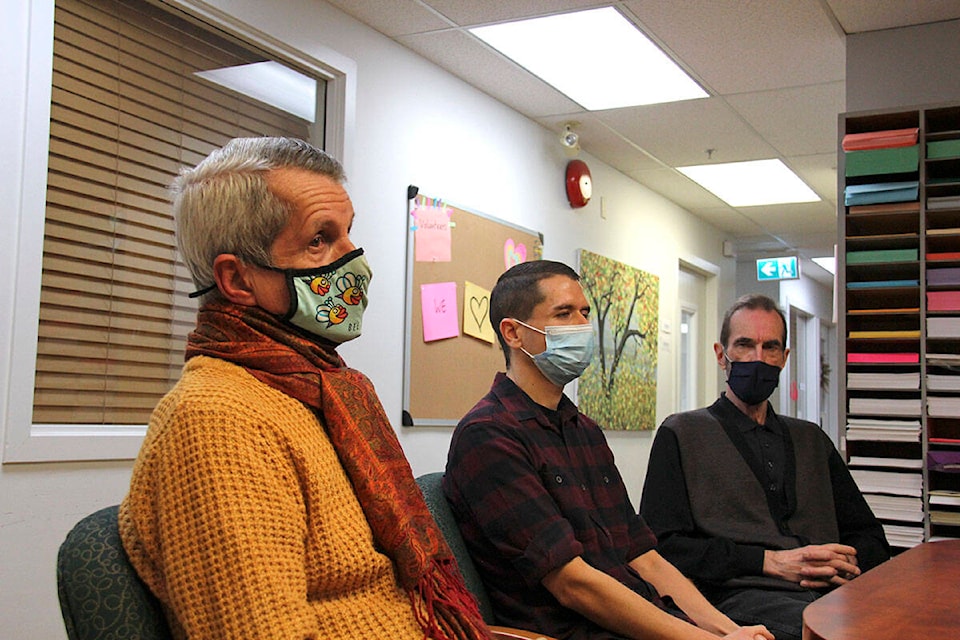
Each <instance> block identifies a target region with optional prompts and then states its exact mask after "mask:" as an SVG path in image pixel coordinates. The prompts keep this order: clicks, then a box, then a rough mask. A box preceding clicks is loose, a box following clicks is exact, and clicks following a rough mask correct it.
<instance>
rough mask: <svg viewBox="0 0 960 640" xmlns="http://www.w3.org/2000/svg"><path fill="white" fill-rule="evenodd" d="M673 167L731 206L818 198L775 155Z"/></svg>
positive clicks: (750, 205)
mask: <svg viewBox="0 0 960 640" xmlns="http://www.w3.org/2000/svg"><path fill="white" fill-rule="evenodd" d="M677 171H680V172H681V173H683V174H684V175H685V176H687V177H688V178H690V179H691V180H693V181H694V182H696V183H697V184H699V185H700V186H701V187H703V188H704V189H706V190H707V191H709V192H711V193H712V194H714V195H715V196H717V197H718V198H720V199H721V200H723V201H724V202H726V203H727V204H729V205H730V206H731V207H755V206H758V205H764V204H789V203H796V202H819V200H820V196H818V195H817V194H816V193H814V192H813V190H812V189H811V188H810V187H808V186H807V185H806V184H804V182H803V181H802V180H801V179H800V178H798V177H797V174H795V173H794V172H793V171H790V169H788V168H787V165H785V164H783V163H782V162H781V161H780V160H776V159H774V160H751V161H748V162H727V163H724V164H702V165H697V166H693V167H677Z"/></svg>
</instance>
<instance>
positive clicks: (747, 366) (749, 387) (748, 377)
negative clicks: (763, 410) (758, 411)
mask: <svg viewBox="0 0 960 640" xmlns="http://www.w3.org/2000/svg"><path fill="white" fill-rule="evenodd" d="M724 357H725V358H727V362H728V363H729V364H730V366H729V367H728V368H729V371H730V373H729V375H728V376H727V384H728V385H729V386H730V390H731V391H732V392H733V393H734V394H735V395H736V396H737V397H738V398H740V399H741V400H743V401H744V402H745V403H746V404H748V405H751V406H752V405H758V404H760V403H761V402H763V401H764V400H766V399H767V398H769V397H770V394H772V393H773V390H774V389H776V388H777V385H779V384H780V367H775V366H773V365H772V364H767V363H766V362H764V361H763V360H753V361H751V362H734V361H733V360H730V358H729V357H727V355H726V354H724Z"/></svg>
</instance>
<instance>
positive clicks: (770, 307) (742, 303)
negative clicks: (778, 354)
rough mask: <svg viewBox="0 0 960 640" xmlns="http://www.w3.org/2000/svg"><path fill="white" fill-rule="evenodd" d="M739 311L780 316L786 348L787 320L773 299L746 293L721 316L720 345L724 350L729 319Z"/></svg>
mask: <svg viewBox="0 0 960 640" xmlns="http://www.w3.org/2000/svg"><path fill="white" fill-rule="evenodd" d="M741 309H750V310H751V311H755V310H757V309H759V310H761V311H770V312H771V313H773V312H775V313H776V314H777V315H778V316H780V322H782V323H783V347H784V348H786V346H787V319H786V317H784V315H783V311H781V310H780V307H778V306H777V303H776V302H775V301H774V300H773V298H770V297H769V296H765V295H763V294H760V293H748V294H746V295H743V296H740V297H739V298H737V301H736V302H734V303H733V306H732V307H730V308H729V309H727V312H726V313H725V314H724V316H723V324H722V325H721V326H720V344H721V346H723V348H724V349H726V348H727V346H728V345H727V341H729V340H730V319H731V318H733V314H735V313H736V312H737V311H740V310H741Z"/></svg>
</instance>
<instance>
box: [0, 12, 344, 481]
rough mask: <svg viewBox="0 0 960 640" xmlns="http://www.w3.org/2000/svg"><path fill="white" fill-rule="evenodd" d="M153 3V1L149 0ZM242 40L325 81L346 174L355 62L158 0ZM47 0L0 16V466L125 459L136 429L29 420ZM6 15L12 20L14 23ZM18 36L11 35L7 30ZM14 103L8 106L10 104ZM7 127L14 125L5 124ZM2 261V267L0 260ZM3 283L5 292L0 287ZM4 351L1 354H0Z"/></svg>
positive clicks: (138, 434)
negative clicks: (1, 64)
mask: <svg viewBox="0 0 960 640" xmlns="http://www.w3.org/2000/svg"><path fill="white" fill-rule="evenodd" d="M151 1H154V0H151ZM159 4H166V5H168V6H171V7H173V8H174V9H179V10H181V11H184V12H186V13H187V14H189V15H192V16H194V17H195V18H199V19H200V20H202V21H204V22H207V23H209V24H212V25H216V26H217V27H218V28H220V29H222V30H224V31H225V32H227V33H229V34H231V35H234V36H237V37H239V38H241V39H242V40H244V41H246V42H249V43H250V44H252V45H254V46H257V47H259V48H261V49H264V50H266V51H270V52H273V53H275V54H276V55H278V56H280V57H283V58H287V59H289V60H291V61H293V62H296V63H297V64H299V65H302V66H303V67H304V68H306V69H309V70H310V71H311V72H313V73H315V74H316V75H317V76H318V77H322V78H324V79H325V80H326V82H327V90H326V102H325V107H324V110H325V122H322V123H318V126H322V127H324V130H323V132H322V133H323V134H324V138H325V145H324V146H325V148H326V150H327V151H328V152H329V153H330V154H331V155H333V156H335V157H336V158H338V159H339V160H340V161H341V163H343V165H344V167H345V168H346V170H347V171H348V175H349V171H350V169H351V165H352V162H351V160H352V153H351V149H352V146H353V139H354V128H355V126H354V124H355V112H356V63H355V62H354V61H353V60H352V59H350V58H348V57H346V56H343V55H342V54H339V53H338V52H336V51H333V50H331V49H327V48H325V47H313V49H314V51H315V53H314V56H320V58H319V59H318V58H316V57H311V56H307V55H306V54H304V53H303V52H301V51H298V50H295V49H293V48H291V47H289V46H288V45H285V44H283V43H281V42H280V41H278V40H277V39H275V38H273V37H271V36H269V35H267V34H265V33H263V32H260V31H258V30H257V29H255V28H254V27H252V26H250V25H248V24H245V23H242V22H240V21H239V20H237V19H236V18H233V17H232V16H230V15H229V14H227V13H224V12H221V11H219V10H215V9H213V8H211V7H209V6H207V5H202V4H200V3H197V2H194V1H193V0H166V1H165V2H163V3H159ZM54 7H55V0H28V2H27V3H24V5H23V6H22V9H21V10H20V13H18V14H17V15H16V16H15V17H14V19H12V20H10V21H9V22H8V25H10V26H9V27H8V28H9V29H11V30H12V31H14V33H12V34H10V35H12V36H13V37H12V38H10V39H9V40H8V42H10V43H11V45H10V46H11V47H19V49H20V50H19V51H17V54H18V55H17V56H14V58H13V60H12V61H9V60H8V61H7V62H6V63H5V64H10V65H12V66H16V65H17V64H18V63H20V64H22V65H23V68H24V69H25V73H23V72H21V70H20V69H17V70H16V71H17V73H16V74H11V75H12V77H14V78H16V80H17V82H19V83H21V86H20V87H19V88H20V89H21V91H20V92H14V95H15V96H16V97H17V98H18V99H20V98H22V103H21V104H20V105H17V104H14V105H11V106H8V107H4V108H5V109H8V108H9V109H10V110H11V113H10V115H11V116H12V117H16V116H18V115H19V116H22V118H21V121H22V123H23V127H22V130H21V131H20V134H21V135H20V136H19V138H17V139H15V140H11V141H10V142H11V143H12V144H10V145H8V146H7V147H6V148H7V149H8V153H9V154H10V155H11V157H15V158H18V159H19V162H20V164H19V166H15V167H13V168H12V169H11V170H10V173H9V174H8V176H6V177H5V178H3V182H2V183H0V194H2V193H3V192H4V191H10V193H9V197H7V198H4V200H5V201H6V202H8V203H10V205H11V209H12V210H13V213H12V215H11V218H12V220H11V221H10V222H11V223H12V224H11V225H10V227H9V228H10V233H9V234H6V237H4V238H3V239H0V247H7V248H8V249H9V250H8V251H7V252H6V253H7V256H8V258H7V260H6V262H5V264H6V265H9V268H10V271H8V274H10V276H8V277H7V278H6V279H5V280H3V281H0V299H2V300H9V301H12V305H10V308H8V310H6V311H4V312H0V313H2V314H3V315H0V321H2V324H3V325H6V326H8V327H10V331H9V333H8V334H7V336H8V337H7V338H6V340H8V343H7V344H3V343H0V349H2V350H0V358H3V360H4V362H5V363H6V366H5V367H4V368H3V369H0V398H2V399H3V400H4V402H3V403H2V404H3V413H2V416H0V418H2V420H3V423H4V427H5V428H4V430H3V431H4V447H3V463H5V464H6V463H18V462H54V461H58V462H62V461H81V460H129V459H133V458H136V456H137V452H138V451H139V449H140V444H141V442H142V440H143V436H144V434H145V433H146V428H147V426H146V425H101V424H93V425H91V424H68V425H57V424H34V423H33V388H34V377H35V374H36V358H37V334H38V323H39V316H40V281H41V269H42V264H43V238H44V217H45V209H46V186H47V153H48V149H49V136H50V98H51V83H52V77H53V25H54ZM16 18H19V20H17V19H16ZM24 28H25V29H26V31H25V33H16V30H17V29H24ZM18 106H19V107H20V109H19V110H18V109H17V107H18ZM10 129H13V130H16V127H10ZM0 266H3V265H0ZM7 288H9V290H8V291H5V289H7ZM4 352H6V355H5V353H4Z"/></svg>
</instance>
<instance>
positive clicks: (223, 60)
mask: <svg viewBox="0 0 960 640" xmlns="http://www.w3.org/2000/svg"><path fill="white" fill-rule="evenodd" d="M265 61H274V62H278V60H277V58H276V57H275V56H272V55H270V54H269V53H266V52H263V51H259V50H257V49H256V48H255V47H253V46H250V45H246V44H244V43H241V42H238V41H237V40H236V39H235V38H233V37H232V36H230V35H228V34H226V33H224V32H221V31H218V30H216V29H215V28H213V27H211V26H208V25H205V24H202V23H199V22H197V21H195V20H193V19H191V18H190V17H188V16H186V15H181V14H177V13H172V12H168V11H165V10H163V9H161V8H158V7H157V6H155V5H152V4H149V3H147V2H146V1H144V0H124V1H117V0H57V2H56V14H55V27H54V63H53V94H52V102H51V116H50V149H49V168H48V175H47V202H46V222H45V229H44V246H43V272H42V289H41V302H40V324H39V338H38V345H37V362H36V365H37V368H36V380H35V387H34V389H35V391H34V404H33V422H34V423H35V424H145V423H146V422H147V420H148V418H149V415H150V412H151V410H152V409H153V407H154V405H155V404H156V403H157V401H158V400H159V399H160V397H161V396H162V395H163V394H164V393H165V392H166V391H167V390H168V389H169V388H170V387H171V386H172V385H173V383H174V382H175V381H176V380H177V378H178V377H179V373H180V369H181V367H182V365H183V355H184V343H185V338H186V335H187V333H188V332H189V331H190V330H191V329H192V327H193V324H194V316H195V311H196V307H195V303H194V302H193V301H191V300H189V299H188V298H187V294H188V293H189V292H190V291H191V290H192V283H191V282H190V278H189V275H188V273H187V271H186V268H185V267H184V266H183V265H182V264H181V263H180V262H179V261H178V256H177V252H176V244H175V240H174V222H173V219H172V215H171V212H170V205H169V202H168V200H167V193H166V189H167V186H168V185H169V184H170V182H171V180H172V179H173V177H174V176H175V175H176V174H177V172H178V171H179V170H180V168H181V167H182V166H192V165H194V164H196V163H197V162H199V161H200V160H201V159H202V158H203V157H204V156H206V155H207V153H209V152H210V151H211V150H212V149H214V148H216V147H218V146H221V145H222V144H224V143H225V142H227V140H229V139H230V138H233V137H237V136H257V135H284V136H293V137H298V138H309V137H310V133H311V130H312V129H313V122H311V121H310V120H309V119H306V118H304V117H302V115H301V116H296V115H293V114H291V113H290V112H288V111H286V110H284V109H281V108H277V107H274V106H271V105H270V104H267V103H266V102H264V101H262V98H261V99H255V98H252V97H249V95H245V94H243V93H240V92H237V91H233V90H230V89H227V88H224V87H223V86H222V85H221V84H216V83H214V82H211V81H209V80H206V79H204V78H202V77H200V76H199V75H197V74H198V73H200V72H209V71H211V70H217V69H224V68H231V67H240V66H242V65H254V63H263V62H265ZM279 62H282V63H283V64H284V65H286V64H288V63H287V62H286V61H279ZM305 73H307V75H310V74H309V72H305ZM312 79H313V81H314V82H316V93H317V94H321V97H320V99H318V100H316V106H317V107H318V108H319V107H321V106H322V104H323V99H322V92H323V81H322V79H318V78H316V77H313V78H312ZM264 88H265V89H269V87H261V89H264ZM320 119H322V118H320ZM315 142H316V141H315Z"/></svg>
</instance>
